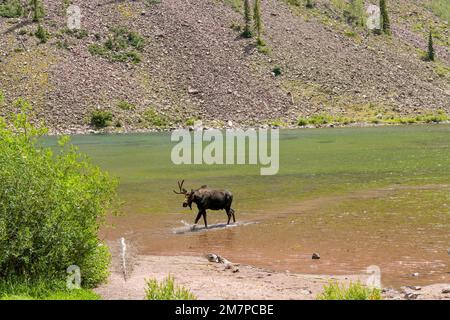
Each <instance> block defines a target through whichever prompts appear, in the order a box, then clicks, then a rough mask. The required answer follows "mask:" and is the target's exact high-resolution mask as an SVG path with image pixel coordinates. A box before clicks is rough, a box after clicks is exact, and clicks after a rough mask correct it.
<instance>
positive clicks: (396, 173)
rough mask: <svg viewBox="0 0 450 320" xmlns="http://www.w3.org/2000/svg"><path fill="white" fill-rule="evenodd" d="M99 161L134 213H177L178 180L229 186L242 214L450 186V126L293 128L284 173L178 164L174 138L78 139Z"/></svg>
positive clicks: (283, 154) (287, 135)
mask: <svg viewBox="0 0 450 320" xmlns="http://www.w3.org/2000/svg"><path fill="white" fill-rule="evenodd" d="M73 143H74V144H76V145H78V146H79V147H80V150H81V151H82V152H85V153H87V154H88V155H89V156H90V157H91V158H92V160H93V162H94V163H96V164H98V165H100V166H101V167H102V168H103V169H105V170H108V171H109V172H110V173H111V174H113V175H115V176H117V177H119V178H120V181H121V183H120V196H121V198H122V199H123V200H124V201H125V208H124V210H125V212H126V213H128V214H158V213H166V212H173V211H174V210H178V208H179V203H180V201H181V199H180V198H179V197H177V196H175V195H174V194H173V193H172V189H174V188H175V187H176V181H177V180H181V179H185V180H186V186H187V187H188V188H191V187H192V188H197V187H199V186H200V185H203V184H207V185H208V186H213V187H219V188H227V189H229V190H232V191H233V193H234V194H235V207H237V208H239V210H240V211H245V212H247V211H258V210H263V209H264V210H265V209H267V208H268V207H279V208H281V209H282V208H283V207H285V206H290V205H291V204H295V203H296V202H297V201H299V200H303V199H307V198H313V197H317V196H319V195H330V194H339V193H345V192H349V191H353V190H361V189H372V188H376V187H380V186H386V185H392V184H414V185H420V184H431V183H433V184H434V183H447V182H448V181H449V179H448V178H449V176H450V126H448V125H434V126H401V127H377V128H344V129H313V130H287V131H282V132H281V135H280V170H279V173H278V174H277V175H275V176H261V175H260V171H259V170H260V168H259V167H258V166H251V165H233V166H229V165H221V166H218V165H213V166H207V165H180V166H176V165H173V164H172V162H171V160H170V152H171V148H172V146H173V145H174V143H171V142H170V135H169V134H167V133H160V134H127V135H87V136H74V137H73Z"/></svg>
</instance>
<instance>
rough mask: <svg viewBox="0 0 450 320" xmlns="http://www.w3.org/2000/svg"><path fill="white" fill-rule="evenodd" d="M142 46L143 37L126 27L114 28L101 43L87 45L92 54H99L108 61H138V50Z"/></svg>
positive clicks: (139, 58)
mask: <svg viewBox="0 0 450 320" xmlns="http://www.w3.org/2000/svg"><path fill="white" fill-rule="evenodd" d="M143 47H144V38H143V37H142V36H140V35H139V34H138V33H136V32H133V31H128V30H127V29H126V28H114V29H112V34H111V35H109V36H108V39H107V40H106V41H105V43H104V44H103V45H99V44H96V43H94V44H91V45H90V46H89V47H88V50H89V52H90V53H91V54H92V55H99V56H101V57H104V58H106V59H108V60H110V61H116V62H133V63H139V62H140V61H141V57H140V55H139V53H138V51H141V50H142V49H143Z"/></svg>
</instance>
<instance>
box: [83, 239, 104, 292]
mask: <svg viewBox="0 0 450 320" xmlns="http://www.w3.org/2000/svg"><path fill="white" fill-rule="evenodd" d="M110 263H111V254H110V252H109V248H108V246H106V245H104V244H98V245H97V247H95V248H94V249H93V250H92V251H91V252H89V253H88V254H87V255H86V257H85V258H84V259H83V262H82V263H81V264H80V265H79V267H80V270H81V285H82V287H83V288H94V287H95V286H96V285H98V284H99V283H103V282H105V281H106V280H107V279H108V276H109V269H108V266H109V264H110Z"/></svg>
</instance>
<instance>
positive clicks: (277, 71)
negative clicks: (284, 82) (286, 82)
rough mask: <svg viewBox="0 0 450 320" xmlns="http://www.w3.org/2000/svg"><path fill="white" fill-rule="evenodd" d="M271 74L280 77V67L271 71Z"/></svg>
mask: <svg viewBox="0 0 450 320" xmlns="http://www.w3.org/2000/svg"><path fill="white" fill-rule="evenodd" d="M272 72H273V74H274V75H275V77H278V76H280V75H281V67H280V66H276V67H275V68H273V69H272Z"/></svg>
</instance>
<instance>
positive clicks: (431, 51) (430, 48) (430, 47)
mask: <svg viewBox="0 0 450 320" xmlns="http://www.w3.org/2000/svg"><path fill="white" fill-rule="evenodd" d="M434 58H435V53H434V47H433V35H432V34H431V31H430V34H429V36H428V51H427V55H426V56H425V60H426V61H434Z"/></svg>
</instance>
